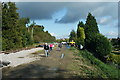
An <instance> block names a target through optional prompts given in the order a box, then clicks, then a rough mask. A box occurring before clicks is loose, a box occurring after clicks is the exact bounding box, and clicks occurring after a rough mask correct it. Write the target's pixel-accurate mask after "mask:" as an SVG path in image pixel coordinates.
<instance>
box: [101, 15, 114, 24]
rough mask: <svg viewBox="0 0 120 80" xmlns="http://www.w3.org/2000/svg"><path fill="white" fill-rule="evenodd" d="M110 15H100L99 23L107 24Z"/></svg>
mask: <svg viewBox="0 0 120 80" xmlns="http://www.w3.org/2000/svg"><path fill="white" fill-rule="evenodd" d="M111 19H112V18H111V16H106V17H102V18H100V20H99V23H100V24H108V23H109V22H110V21H111Z"/></svg>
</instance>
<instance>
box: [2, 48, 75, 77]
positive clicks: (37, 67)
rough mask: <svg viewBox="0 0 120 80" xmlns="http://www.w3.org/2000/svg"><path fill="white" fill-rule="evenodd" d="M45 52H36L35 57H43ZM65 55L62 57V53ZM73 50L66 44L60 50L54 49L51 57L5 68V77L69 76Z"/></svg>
mask: <svg viewBox="0 0 120 80" xmlns="http://www.w3.org/2000/svg"><path fill="white" fill-rule="evenodd" d="M43 53H44V52H43V51H41V52H39V53H34V54H33V55H34V57H41V56H40V55H41V54H43ZM62 54H64V57H63V58H61V55H62ZM72 58H73V52H72V51H70V50H69V49H67V48H66V47H65V46H64V47H63V48H62V49H61V50H60V51H59V50H58V49H54V50H53V51H51V52H50V56H49V57H43V58H40V59H39V60H37V61H34V62H31V63H29V64H24V65H20V66H17V67H15V68H7V69H3V78H57V77H58V78H67V77H70V76H71V75H70V74H68V72H69V70H68V66H69V65H70V64H71V62H72Z"/></svg>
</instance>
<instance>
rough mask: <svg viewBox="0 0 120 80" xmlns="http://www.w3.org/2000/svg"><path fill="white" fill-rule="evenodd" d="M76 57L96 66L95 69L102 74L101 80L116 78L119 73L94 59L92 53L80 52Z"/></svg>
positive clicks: (117, 70)
mask: <svg viewBox="0 0 120 80" xmlns="http://www.w3.org/2000/svg"><path fill="white" fill-rule="evenodd" d="M78 56H83V57H84V58H85V59H86V60H87V61H89V62H90V63H91V64H92V65H94V66H96V68H97V69H98V70H99V71H100V72H101V73H102V75H101V77H102V78H106V77H107V78H118V77H119V74H118V72H119V71H120V70H119V69H117V68H115V67H113V66H110V65H108V64H105V63H103V62H102V61H100V60H99V59H97V58H95V57H94V56H93V55H92V53H90V52H88V51H87V50H83V51H80V53H79V54H78Z"/></svg>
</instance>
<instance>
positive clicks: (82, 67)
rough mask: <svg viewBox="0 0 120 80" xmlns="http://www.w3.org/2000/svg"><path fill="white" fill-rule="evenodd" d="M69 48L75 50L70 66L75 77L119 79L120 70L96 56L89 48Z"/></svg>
mask: <svg viewBox="0 0 120 80" xmlns="http://www.w3.org/2000/svg"><path fill="white" fill-rule="evenodd" d="M69 50H71V51H73V52H74V54H73V55H74V56H75V57H74V59H73V62H72V63H71V65H70V66H69V67H68V69H70V70H71V71H72V73H74V77H76V76H77V77H82V78H101V79H112V80H113V79H119V72H120V70H119V69H118V68H116V67H114V66H111V65H108V64H105V63H103V62H102V61H100V60H99V59H97V58H95V57H94V56H93V55H92V53H90V52H88V51H87V50H77V49H76V48H74V47H72V48H70V49H69Z"/></svg>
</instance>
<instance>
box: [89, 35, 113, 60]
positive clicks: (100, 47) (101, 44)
mask: <svg viewBox="0 0 120 80" xmlns="http://www.w3.org/2000/svg"><path fill="white" fill-rule="evenodd" d="M87 45H88V47H89V48H88V50H89V51H90V52H93V53H94V55H95V56H96V57H97V58H99V59H104V56H106V55H108V54H110V53H111V51H112V45H111V43H110V42H109V40H108V39H107V38H106V37H104V36H103V35H101V34H96V35H95V36H94V37H93V38H91V40H90V42H89V43H88V44H87Z"/></svg>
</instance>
